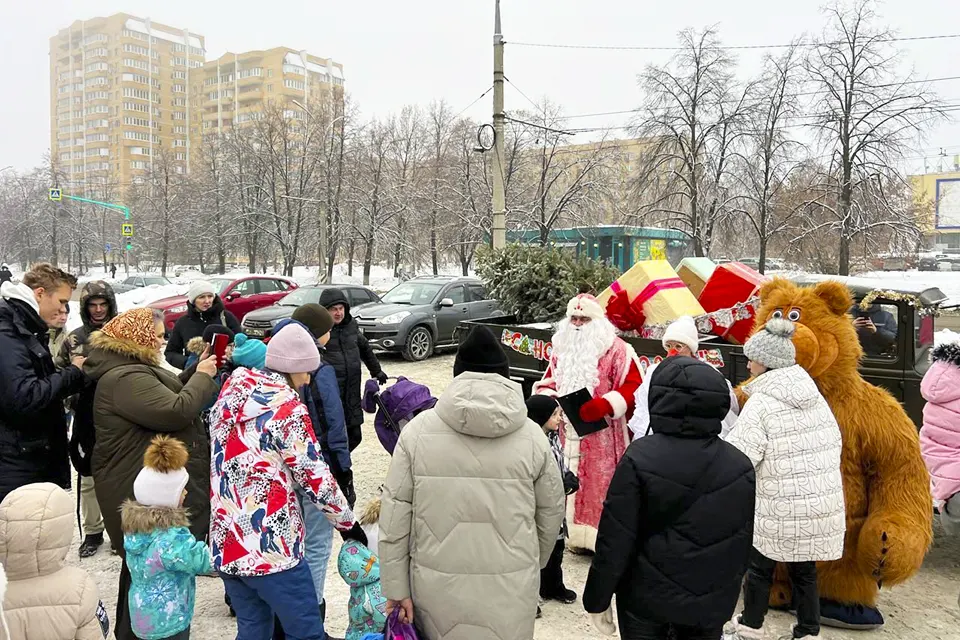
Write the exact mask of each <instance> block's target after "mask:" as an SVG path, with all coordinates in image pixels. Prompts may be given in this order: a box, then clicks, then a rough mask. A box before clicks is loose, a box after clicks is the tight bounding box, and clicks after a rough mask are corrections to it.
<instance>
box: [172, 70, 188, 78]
mask: <svg viewBox="0 0 960 640" xmlns="http://www.w3.org/2000/svg"><path fill="white" fill-rule="evenodd" d="M170 78H171V79H172V80H186V79H187V72H186V71H174V72H173V73H171V74H170Z"/></svg>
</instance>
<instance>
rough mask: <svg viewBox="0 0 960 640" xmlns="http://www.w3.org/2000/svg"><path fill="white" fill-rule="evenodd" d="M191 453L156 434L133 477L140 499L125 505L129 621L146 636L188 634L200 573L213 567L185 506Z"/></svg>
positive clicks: (183, 637) (181, 637)
mask: <svg viewBox="0 0 960 640" xmlns="http://www.w3.org/2000/svg"><path fill="white" fill-rule="evenodd" d="M188 457H189V454H188V453H187V449H186V447H185V446H184V445H183V443H182V442H180V441H179V440H175V439H173V438H170V437H167V436H163V435H160V436H157V437H155V438H154V439H153V441H152V442H151V443H150V446H149V447H147V451H146V453H145V454H144V456H143V469H141V470H140V473H139V474H137V479H136V480H135V481H134V483H133V495H134V497H135V498H136V500H127V501H126V502H124V503H123V507H122V508H121V512H120V518H121V524H122V527H123V534H124V535H123V547H124V549H125V550H126V552H127V560H126V562H127V567H128V568H129V569H130V580H131V585H130V593H129V600H128V602H129V607H130V612H131V614H130V617H131V620H130V625H131V627H132V628H133V632H134V634H135V635H136V636H137V637H138V638H141V639H142V640H174V639H175V640H187V639H188V638H189V637H190V623H191V621H192V620H193V607H194V602H195V598H196V576H197V575H202V574H207V573H210V572H211V571H213V567H212V564H211V559H210V550H209V548H208V547H207V545H206V544H205V543H204V542H201V541H197V540H196V539H195V538H194V537H193V535H192V534H191V533H190V529H189V526H190V523H189V521H188V520H187V512H186V510H185V509H184V508H183V500H184V498H185V497H186V495H187V491H186V486H187V480H188V479H189V476H188V475H187V470H186V469H185V468H184V467H185V466H186V463H187V458H188Z"/></svg>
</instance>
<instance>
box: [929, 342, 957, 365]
mask: <svg viewBox="0 0 960 640" xmlns="http://www.w3.org/2000/svg"><path fill="white" fill-rule="evenodd" d="M930 359H931V360H933V361H934V362H946V363H947V364H952V365H953V366H955V367H960V342H944V343H943V344H939V345H937V346H936V347H934V349H933V351H932V352H931V353H930Z"/></svg>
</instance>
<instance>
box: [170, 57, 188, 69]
mask: <svg viewBox="0 0 960 640" xmlns="http://www.w3.org/2000/svg"><path fill="white" fill-rule="evenodd" d="M170 64H171V65H173V66H174V67H185V66H187V59H186V58H171V59H170Z"/></svg>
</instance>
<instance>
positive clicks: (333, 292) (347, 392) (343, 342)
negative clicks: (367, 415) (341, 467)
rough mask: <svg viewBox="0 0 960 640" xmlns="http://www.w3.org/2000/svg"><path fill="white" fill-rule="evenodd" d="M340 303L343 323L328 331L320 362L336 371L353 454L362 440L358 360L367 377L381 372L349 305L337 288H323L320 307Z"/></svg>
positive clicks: (360, 381)
mask: <svg viewBox="0 0 960 640" xmlns="http://www.w3.org/2000/svg"><path fill="white" fill-rule="evenodd" d="M338 304H342V305H343V307H344V309H345V311H346V315H345V316H344V317H343V321H342V322H341V323H340V324H338V325H334V327H333V330H332V331H330V342H328V343H327V350H326V352H324V354H323V359H324V360H325V361H327V362H328V363H329V364H331V365H333V370H334V371H336V372H337V383H339V385H340V399H341V400H342V401H343V417H344V419H345V420H346V423H347V438H348V439H349V440H350V450H351V451H353V450H354V449H356V448H357V445H359V444H360V440H361V438H362V437H363V434H362V432H361V426H362V425H363V410H362V409H361V408H360V386H361V384H362V383H363V376H362V373H361V371H360V362H361V360H362V361H363V363H364V364H365V365H367V370H368V371H369V372H370V376H371V377H374V378H376V377H377V376H379V375H380V374H381V373H383V369H382V368H381V367H380V361H379V360H377V356H376V355H375V354H374V353H373V349H371V348H370V345H369V344H368V343H367V339H366V338H365V337H364V336H363V334H361V333H360V327H359V326H357V321H356V320H355V319H354V318H353V316H352V315H350V303H349V302H347V297H346V296H345V295H343V291H341V290H340V289H326V290H324V292H323V293H322V294H320V306H322V307H325V308H327V309H329V308H330V307H333V306H336V305H338Z"/></svg>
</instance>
